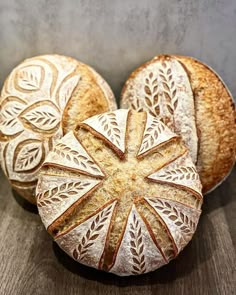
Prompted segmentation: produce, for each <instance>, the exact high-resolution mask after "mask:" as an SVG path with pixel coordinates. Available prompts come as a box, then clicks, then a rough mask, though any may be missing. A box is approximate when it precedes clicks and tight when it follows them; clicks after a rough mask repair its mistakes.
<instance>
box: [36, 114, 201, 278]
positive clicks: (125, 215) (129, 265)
mask: <svg viewBox="0 0 236 295" xmlns="http://www.w3.org/2000/svg"><path fill="white" fill-rule="evenodd" d="M36 199H37V205H38V209H39V214H40V216H41V218H42V221H43V223H44V225H45V227H46V228H47V230H48V232H49V233H50V234H51V235H52V236H53V237H54V239H55V241H56V242H57V243H58V245H59V246H60V247H61V248H62V249H63V250H64V251H66V252H67V253H68V254H69V255H70V256H71V257H73V258H74V259H75V260H77V261H79V262H81V263H83V264H86V265H88V266H91V267H95V268H98V269H101V270H105V271H109V272H113V273H115V274H117V275H121V276H123V275H136V274H142V273H146V272H149V271H152V270H155V269H157V268H159V267H161V266H162V265H164V264H166V263H168V262H169V261H170V260H171V259H173V258H174V257H176V256H177V255H178V253H179V252H180V251H181V250H182V249H183V248H184V247H185V245H186V244H187V243H188V242H189V241H190V240H191V238H192V235H193V233H194V232H195V230H196V227H197V223H198V219H199V216H200V213H201V211H200V208H201V204H202V194H201V183H200V180H199V176H198V174H197V172H196V168H195V166H194V164H193V162H192V160H191V157H190V155H189V153H188V151H187V149H186V147H185V145H184V144H183V143H182V140H181V139H180V137H178V136H177V135H176V134H175V133H173V132H172V131H171V130H170V129H169V128H168V127H167V126H166V125H165V124H164V123H162V122H161V121H159V120H157V119H156V118H154V117H153V116H151V115H149V114H148V113H146V112H141V113H138V112H136V111H128V110H122V109H121V110H116V111H114V112H107V113H104V114H101V115H96V116H94V117H91V118H88V119H86V120H85V121H83V122H82V123H80V124H79V126H78V127H77V128H76V129H75V130H74V131H73V132H72V131H71V132H69V133H68V134H66V135H65V136H64V137H63V138H62V139H61V140H60V141H59V142H58V143H57V144H56V145H55V147H54V149H53V150H52V151H51V152H50V153H49V154H48V156H47V158H46V161H45V162H44V164H43V166H42V170H41V173H40V176H39V182H38V186H37V196H36Z"/></svg>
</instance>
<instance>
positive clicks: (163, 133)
mask: <svg viewBox="0 0 236 295" xmlns="http://www.w3.org/2000/svg"><path fill="white" fill-rule="evenodd" d="M177 137H178V136H177V135H176V134H175V133H173V132H172V131H171V130H170V129H169V128H168V127H167V126H166V125H165V124H164V123H162V122H161V121H160V120H158V119H156V118H155V117H153V116H152V115H150V114H148V113H147V118H146V126H145V130H144V133H143V139H142V143H141V145H140V148H139V151H138V155H137V156H138V157H140V156H144V155H145V154H147V153H148V152H150V151H151V150H152V149H154V148H157V147H158V146H160V145H162V144H164V143H167V142H168V141H170V140H172V139H174V138H177Z"/></svg>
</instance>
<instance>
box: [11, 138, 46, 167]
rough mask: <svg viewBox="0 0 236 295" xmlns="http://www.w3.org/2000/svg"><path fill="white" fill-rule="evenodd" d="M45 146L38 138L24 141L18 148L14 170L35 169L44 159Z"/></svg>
mask: <svg viewBox="0 0 236 295" xmlns="http://www.w3.org/2000/svg"><path fill="white" fill-rule="evenodd" d="M43 149H44V148H43V146H42V143H41V142H40V141H38V140H30V141H26V142H23V143H22V144H20V145H19V148H17V149H16V151H15V153H16V161H15V165H14V171H16V172H22V171H24V172H25V171H29V170H31V169H35V168H36V167H38V165H39V164H40V163H41V161H42V157H43Z"/></svg>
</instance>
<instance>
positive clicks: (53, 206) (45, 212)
mask: <svg viewBox="0 0 236 295" xmlns="http://www.w3.org/2000/svg"><path fill="white" fill-rule="evenodd" d="M100 184H101V180H97V179H93V178H88V177H85V176H83V175H81V176H79V175H78V176H77V177H71V176H70V177H65V176H64V177H63V176H59V175H58V176H52V175H41V176H40V177H39V181H38V186H37V191H36V199H37V205H38V210H39V214H40V216H41V218H42V221H43V223H44V225H45V227H46V228H48V226H50V225H51V224H52V223H53V222H54V221H55V220H56V219H57V218H58V217H60V216H61V215H62V214H63V213H64V212H65V211H66V210H67V209H68V208H70V207H71V206H72V205H73V204H74V203H76V202H78V201H79V200H82V199H84V198H85V197H86V196H87V195H88V194H90V193H91V192H92V191H94V190H95V189H96V188H97V186H99V185H100Z"/></svg>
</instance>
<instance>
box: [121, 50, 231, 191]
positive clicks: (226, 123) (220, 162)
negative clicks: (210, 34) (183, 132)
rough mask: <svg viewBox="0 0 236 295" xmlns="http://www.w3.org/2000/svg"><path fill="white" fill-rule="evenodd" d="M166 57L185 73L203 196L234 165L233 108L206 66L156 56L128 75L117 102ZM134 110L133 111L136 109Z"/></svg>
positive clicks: (186, 59) (220, 180) (195, 61)
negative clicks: (189, 95) (137, 79)
mask: <svg viewBox="0 0 236 295" xmlns="http://www.w3.org/2000/svg"><path fill="white" fill-rule="evenodd" d="M170 57H172V58H175V59H176V60H178V61H179V62H180V63H181V65H182V66H183V68H184V69H185V71H186V72H187V74H188V77H189V80H190V83H191V88H192V91H193V94H194V104H195V118H196V127H197V136H198V161H197V169H198V172H199V174H200V178H201V181H202V184H203V193H207V192H209V191H211V190H212V189H214V188H215V187H216V186H217V185H219V184H220V183H221V182H222V181H223V180H224V179H225V177H226V176H227V175H228V174H229V173H230V171H231V169H232V167H233V165H234V163H235V153H236V148H235V147H236V112H235V104H234V101H233V98H232V95H231V94H230V92H229V90H228V89H227V87H226V86H225V85H224V83H223V81H222V80H221V78H220V77H219V76H218V75H217V74H216V73H215V72H214V71H213V70H212V69H211V68H209V67H208V66H207V65H205V64H203V63H202V62H200V61H198V60H196V59H194V58H191V57H186V56H178V55H159V56H156V57H154V58H153V59H152V60H151V61H148V62H146V63H144V64H143V65H141V66H140V67H139V68H137V69H136V70H134V71H133V72H132V73H131V75H130V76H129V78H128V79H127V81H126V82H125V85H124V87H123V89H122V93H121V99H122V100H123V99H124V97H125V100H126V101H128V100H129V99H130V98H129V96H128V95H130V91H128V88H129V89H131V88H130V87H134V85H133V84H132V81H133V80H134V79H135V78H136V77H137V75H138V74H140V72H142V71H145V69H146V68H147V67H148V66H149V65H151V64H152V63H153V62H154V61H156V60H162V59H168V58H170ZM123 105H125V101H123ZM126 107H127V106H126ZM131 107H132V105H131ZM134 108H135V109H137V106H135V107H134ZM139 108H140V109H139V111H142V107H141V106H139Z"/></svg>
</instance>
